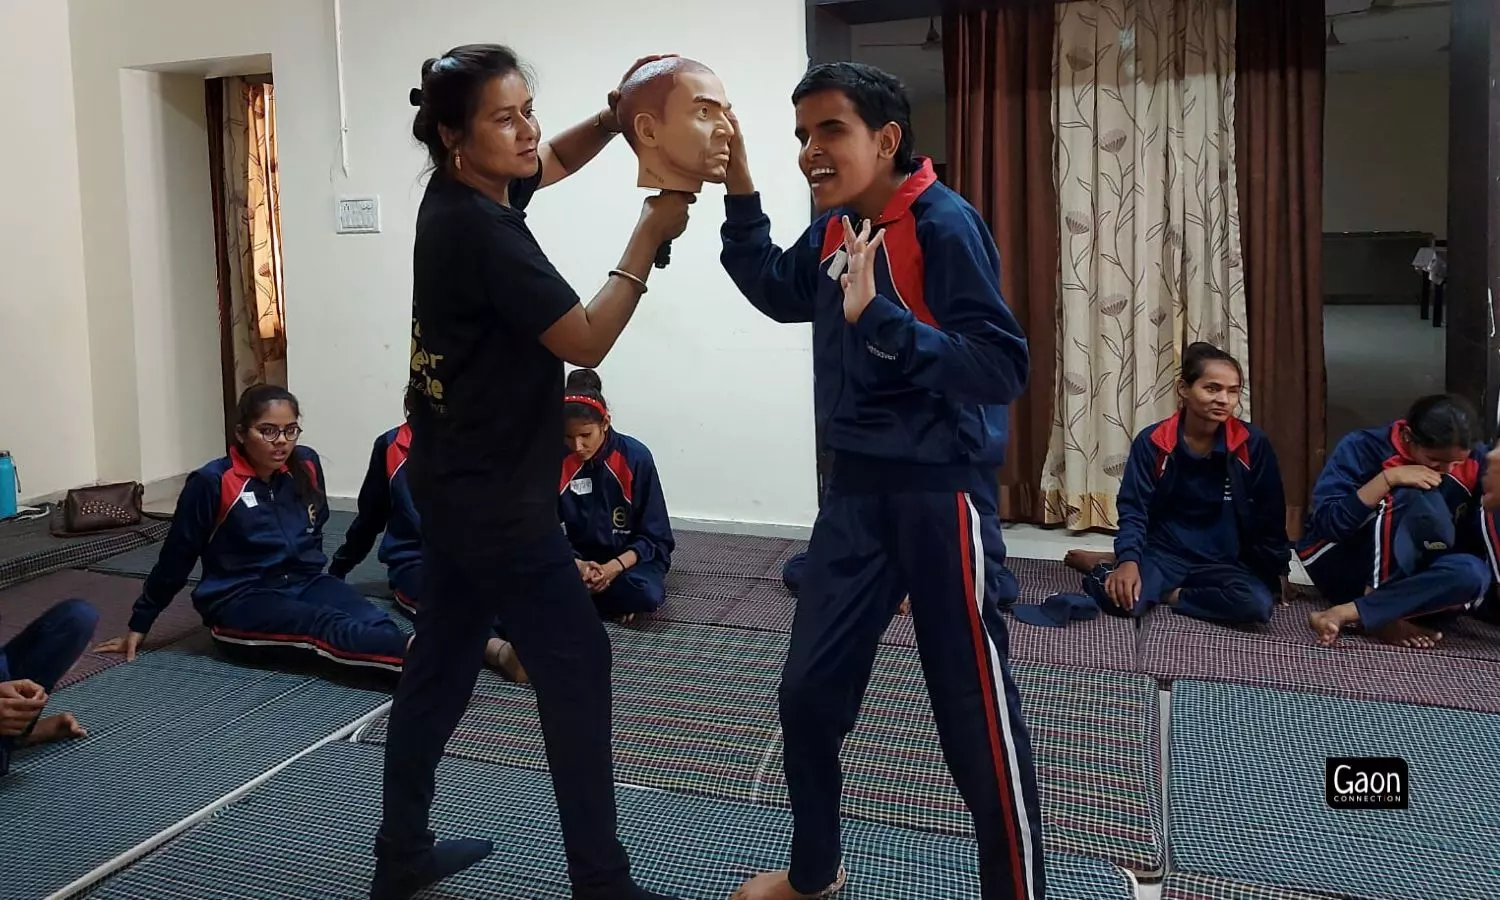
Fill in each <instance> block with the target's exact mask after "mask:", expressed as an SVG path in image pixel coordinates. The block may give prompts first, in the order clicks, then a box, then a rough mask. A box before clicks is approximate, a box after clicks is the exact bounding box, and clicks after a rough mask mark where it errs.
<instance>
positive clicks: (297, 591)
mask: <svg viewBox="0 0 1500 900" xmlns="http://www.w3.org/2000/svg"><path fill="white" fill-rule="evenodd" d="M202 615H203V619H204V622H205V624H207V625H208V626H209V630H210V631H211V632H212V633H213V636H214V639H215V640H217V641H218V642H220V643H221V644H225V645H228V646H231V647H234V648H236V649H237V650H239V651H240V652H245V651H247V650H248V651H250V652H267V651H269V652H280V651H283V650H285V649H287V648H291V649H294V650H297V651H301V652H306V651H309V650H310V651H312V652H313V653H316V654H317V655H318V656H321V657H323V658H324V659H328V660H332V661H333V662H336V663H341V664H343V665H348V666H357V667H363V668H374V669H385V670H387V671H395V672H399V671H401V665H402V661H403V660H404V659H405V657H406V642H407V640H408V638H407V635H406V634H405V633H403V632H402V631H401V628H400V626H398V625H397V624H396V621H395V620H394V619H392V618H391V617H390V616H388V615H386V614H385V611H384V610H382V609H380V607H378V606H376V605H375V604H373V603H371V602H370V601H369V600H366V599H365V598H364V597H362V596H360V594H359V592H358V591H357V590H355V589H354V588H353V587H352V586H350V585H348V584H345V583H344V582H343V581H340V580H339V579H337V578H334V577H333V576H332V575H315V576H313V577H312V578H310V579H307V580H297V581H292V580H288V581H287V583H285V584H283V585H279V586H276V587H265V588H256V589H254V590H249V591H245V592H244V593H242V594H238V595H236V596H234V597H232V598H230V599H229V600H227V601H225V602H223V603H220V604H218V605H217V606H215V607H213V608H212V609H209V610H203V611H202Z"/></svg>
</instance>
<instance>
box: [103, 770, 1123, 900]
mask: <svg viewBox="0 0 1500 900" xmlns="http://www.w3.org/2000/svg"><path fill="white" fill-rule="evenodd" d="M381 765H382V754H381V752H380V749H379V748H377V747H368V746H362V745H358V744H330V745H328V746H325V747H323V748H321V749H319V750H317V751H316V752H314V753H312V754H309V755H308V756H306V757H304V758H303V759H301V760H298V761H297V762H296V763H294V764H293V765H291V766H290V767H288V768H287V769H286V770H285V771H284V772H282V773H280V774H279V775H278V776H276V777H275V778H273V779H272V780H271V781H269V782H268V783H267V784H265V785H264V786H262V787H261V788H260V789H258V790H256V791H255V792H254V793H252V794H250V795H249V796H248V797H246V798H245V799H244V800H242V801H240V802H239V803H236V804H234V805H232V806H230V807H228V808H227V809H225V810H224V811H223V812H221V813H220V814H219V815H217V816H215V817H214V818H213V819H212V820H211V821H209V822H207V823H205V824H203V825H201V826H199V827H197V828H195V829H193V830H192V831H190V832H188V833H187V834H185V835H184V836H182V837H181V838H180V839H178V840H177V841H175V842H173V843H172V844H170V845H169V846H167V847H164V848H163V849H161V850H160V851H158V852H157V853H154V854H152V855H151V856H149V857H147V858H146V859H144V860H142V861H141V862H139V863H137V864H136V865H134V866H132V867H131V868H130V869H128V870H126V871H125V872H123V873H121V874H119V875H117V876H115V877H114V878H112V879H110V880H109V881H107V882H105V883H104V884H102V885H100V886H99V888H98V889H97V890H95V891H94V892H92V893H91V894H90V895H89V896H90V897H91V898H93V900H200V898H203V897H210V896H223V894H222V891H223V886H224V885H226V884H232V885H235V887H236V890H237V896H242V897H246V898H251V897H253V898H255V900H306V898H309V897H316V898H319V900H356V898H363V897H366V896H368V891H369V879H370V876H371V873H372V870H373V866H374V858H373V855H372V852H371V841H372V838H373V836H374V834H375V830H376V827H377V825H378V821H377V817H378V816H379V812H380V785H381ZM618 796H619V811H620V830H621V837H622V839H623V841H624V843H625V845H626V846H627V847H629V848H630V852H631V862H632V871H633V873H634V875H635V878H636V880H637V881H638V882H640V883H641V884H642V885H644V886H646V887H648V888H650V889H653V890H657V891H662V892H667V893H670V894H672V895H673V896H676V897H680V898H682V900H724V898H725V897H727V896H729V894H730V893H731V892H732V891H733V890H734V889H735V887H736V886H737V885H738V884H739V883H740V882H741V881H742V880H743V879H744V878H746V877H748V876H749V875H751V874H753V873H754V872H757V871H760V870H764V869H769V868H781V867H783V866H784V865H785V860H786V854H787V849H788V848H787V843H788V837H789V835H790V834H791V823H790V821H789V820H788V817H787V814H786V813H784V812H782V811H780V810H771V809H767V808H764V807H755V806H745V805H739V804H734V803H730V802H726V801H715V800H709V799H703V798H691V797H683V796H679V795H675V794H669V793H663V792H661V791H652V790H642V789H632V788H621V789H620V790H619V791H618ZM433 825H434V828H435V830H436V831H437V832H438V833H439V834H440V835H443V836H457V835H473V836H476V837H486V838H492V839H494V840H495V842H496V851H495V854H494V855H493V856H491V857H490V858H489V859H487V860H485V861H484V862H482V863H480V864H479V865H477V866H475V867H474V868H473V869H470V870H469V871H467V872H465V873H463V874H461V875H459V876H456V877H454V878H452V879H449V880H448V881H446V882H443V883H442V885H441V886H440V887H437V888H434V889H433V890H432V891H430V892H427V893H424V895H423V896H433V897H436V896H443V897H455V898H456V897H464V898H469V900H514V898H521V897H524V898H527V900H565V898H567V897H569V896H571V891H570V890H569V888H568V884H567V878H566V875H565V873H564V870H563V854H562V844H561V838H560V837H559V834H558V825H557V814H556V810H555V808H554V803H553V799H552V790H551V785H550V783H549V781H548V779H547V776H546V775H544V774H542V773H539V772H530V771H526V770H516V769H507V768H503V767H500V766H494V765H489V764H485V763H479V762H473V761H469V760H462V759H452V758H449V759H445V760H444V761H443V764H442V767H441V768H440V769H439V770H438V791H437V803H436V806H435V808H434V810H433ZM517 838H523V839H517ZM844 849H845V863H846V866H847V867H848V869H849V886H848V887H847V888H846V889H845V890H844V891H843V892H841V893H840V894H839V897H840V900H935V898H942V900H958V898H962V897H975V896H978V892H979V889H978V882H977V878H976V875H975V871H974V869H975V863H974V859H973V854H974V849H973V844H972V842H970V841H965V840H962V839H959V838H951V837H942V836H939V835H931V834H923V833H920V832H912V831H904V830H901V829H896V828H892V827H889V826H883V825H874V824H869V823H863V822H848V823H847V824H846V825H845V828H844ZM1047 878H1048V882H1049V883H1048V885H1047V888H1048V890H1047V896H1048V898H1050V900H1131V898H1132V897H1133V891H1132V882H1131V880H1130V877H1129V876H1128V875H1126V874H1125V873H1124V872H1121V871H1120V870H1119V869H1116V868H1114V867H1112V866H1109V865H1108V864H1106V863H1102V862H1098V861H1095V860H1087V859H1080V858H1078V857H1069V856H1060V855H1049V856H1048V858H1047Z"/></svg>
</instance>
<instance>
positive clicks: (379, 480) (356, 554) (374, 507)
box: [328, 439, 391, 578]
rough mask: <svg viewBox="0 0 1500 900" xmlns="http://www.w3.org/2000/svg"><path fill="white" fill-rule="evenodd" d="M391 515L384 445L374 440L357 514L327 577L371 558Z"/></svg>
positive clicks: (338, 575)
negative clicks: (376, 541) (376, 540)
mask: <svg viewBox="0 0 1500 900" xmlns="http://www.w3.org/2000/svg"><path fill="white" fill-rule="evenodd" d="M390 514H391V483H390V480H389V479H388V478H387V477H386V474H385V444H384V442H383V441H380V440H378V439H377V440H376V441H375V447H374V449H372V450H371V451H370V466H369V468H367V469H366V470H365V482H364V484H363V485H361V486H360V488H359V512H358V513H357V514H356V515H355V516H354V523H353V524H352V525H350V526H349V531H348V533H346V534H345V535H344V543H343V545H342V546H340V547H339V549H338V550H337V551H335V552H334V554H333V560H332V561H331V562H330V563H329V564H328V574H329V575H332V576H333V577H334V578H344V577H346V576H348V574H349V573H350V572H351V571H353V570H354V567H355V566H357V565H359V564H360V563H361V562H363V561H364V558H365V557H366V556H369V555H370V550H371V549H373V548H374V547H375V539H376V538H378V537H379V536H380V532H382V531H384V530H385V523H386V520H387V519H389V518H390Z"/></svg>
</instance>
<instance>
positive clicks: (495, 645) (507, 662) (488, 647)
mask: <svg viewBox="0 0 1500 900" xmlns="http://www.w3.org/2000/svg"><path fill="white" fill-rule="evenodd" d="M484 664H485V665H487V666H489V667H490V668H491V669H497V670H499V671H500V672H501V673H503V674H504V675H505V677H506V678H509V679H510V680H511V681H514V682H515V683H516V684H530V683H531V679H530V678H528V677H527V676H526V669H525V668H523V667H522V666H521V660H520V658H519V657H517V656H516V648H514V647H512V646H511V645H510V642H509V641H502V640H500V639H499V638H490V641H489V643H488V644H485V645H484Z"/></svg>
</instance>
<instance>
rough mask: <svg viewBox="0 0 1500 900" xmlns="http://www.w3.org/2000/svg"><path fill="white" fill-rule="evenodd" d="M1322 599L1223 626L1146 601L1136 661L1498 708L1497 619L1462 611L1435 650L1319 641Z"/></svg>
mask: <svg viewBox="0 0 1500 900" xmlns="http://www.w3.org/2000/svg"><path fill="white" fill-rule="evenodd" d="M1321 608H1323V606H1322V604H1320V603H1313V602H1308V601H1306V600H1300V599H1299V600H1296V601H1294V602H1293V603H1292V604H1291V605H1289V606H1283V607H1278V608H1277V610H1276V614H1275V616H1274V617H1273V618H1272V621H1271V622H1270V624H1268V625H1265V626H1258V627H1244V628H1230V627H1226V626H1223V625H1215V624H1212V623H1209V622H1201V621H1199V620H1197V619H1191V618H1188V617H1187V616H1179V615H1176V614H1175V613H1172V612H1171V611H1169V610H1162V609H1157V610H1153V611H1152V612H1151V613H1150V615H1148V616H1147V617H1146V619H1145V621H1144V622H1143V623H1142V639H1141V648H1142V649H1141V668H1142V669H1143V670H1144V671H1146V672H1148V673H1150V674H1152V675H1155V676H1156V677H1158V678H1162V679H1165V680H1176V679H1193V680H1200V681H1225V682H1233V683H1237V684H1246V685H1254V686H1259V687H1269V688H1277V689H1281V690H1291V691H1310V692H1315V693H1323V694H1333V695H1336V696H1341V697H1349V698H1351V699H1356V700H1386V701H1390V702H1393V703H1412V704H1418V705H1425V706H1446V707H1452V708H1455V709H1467V710H1472V711H1475V712H1490V713H1500V628H1496V627H1495V626H1493V625H1490V624H1488V623H1485V622H1481V621H1479V620H1476V619H1473V618H1468V617H1465V618H1461V619H1459V620H1457V621H1456V622H1454V623H1453V624H1452V625H1450V626H1448V627H1447V628H1445V630H1444V634H1445V636H1444V640H1443V643H1442V645H1440V647H1439V648H1438V649H1434V650H1410V649H1406V648H1404V647H1392V646H1389V645H1386V644H1382V643H1380V642H1378V641H1376V640H1373V639H1370V638H1367V637H1364V636H1361V635H1352V634H1346V635H1344V636H1342V637H1340V638H1339V642H1338V645H1337V646H1334V647H1331V648H1328V647H1320V646H1318V645H1317V644H1316V642H1315V641H1314V638H1313V632H1312V629H1311V628H1309V627H1308V624H1307V616H1308V614H1309V613H1311V612H1314V611H1316V610H1318V609H1321Z"/></svg>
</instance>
